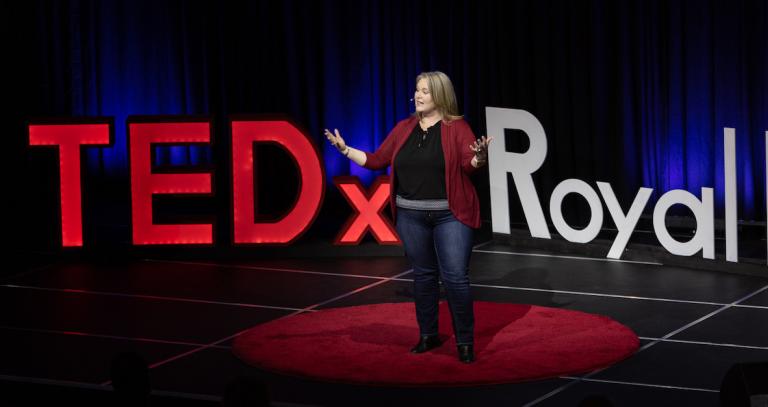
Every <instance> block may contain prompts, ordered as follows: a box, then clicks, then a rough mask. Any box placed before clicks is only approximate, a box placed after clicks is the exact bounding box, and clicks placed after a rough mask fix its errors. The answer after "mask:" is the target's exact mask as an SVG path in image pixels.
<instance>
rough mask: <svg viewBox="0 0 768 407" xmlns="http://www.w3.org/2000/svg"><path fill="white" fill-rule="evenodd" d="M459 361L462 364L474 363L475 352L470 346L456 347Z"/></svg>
mask: <svg viewBox="0 0 768 407" xmlns="http://www.w3.org/2000/svg"><path fill="white" fill-rule="evenodd" d="M457 348H458V351H459V360H460V361H462V362H464V363H472V362H474V361H475V351H474V349H473V347H472V345H458V346H457Z"/></svg>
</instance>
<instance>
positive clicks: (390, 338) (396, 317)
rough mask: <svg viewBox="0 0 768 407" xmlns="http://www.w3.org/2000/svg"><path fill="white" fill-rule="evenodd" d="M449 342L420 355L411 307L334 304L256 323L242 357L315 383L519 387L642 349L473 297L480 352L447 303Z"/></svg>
mask: <svg viewBox="0 0 768 407" xmlns="http://www.w3.org/2000/svg"><path fill="white" fill-rule="evenodd" d="M439 324H440V325H439V326H440V336H441V337H442V339H443V340H447V342H445V343H443V345H442V346H441V347H439V348H437V349H434V350H432V351H430V352H427V353H422V354H412V353H410V352H409V350H410V348H411V347H412V346H413V345H414V344H415V343H416V342H417V341H418V336H419V330H418V327H417V325H416V310H415V309H414V305H413V303H411V302H405V303H388V304H372V305H363V306H356V307H345V308H331V309H325V310H321V311H318V312H313V313H305V314H299V315H295V316H291V317H287V318H281V319H277V320H274V321H270V322H267V323H264V324H261V325H258V326H256V327H254V328H251V329H250V330H248V331H246V332H245V333H243V334H242V335H240V336H239V337H237V338H236V339H235V342H234V348H233V349H234V352H235V354H236V355H237V356H238V357H239V358H241V359H242V360H244V361H245V362H246V363H248V364H250V365H253V366H256V367H258V368H261V369H264V370H268V371H273V372H278V373H283V374H288V375H293V376H301V377H307V378H311V379H318V380H325V381H334V382H345V383H356V384H367V385H387V386H462V385H479V384H498V383H511V382H519V381H526V380H535V379H543V378H548V377H556V376H560V375H566V374H576V373H582V372H588V371H591V370H594V369H597V368H600V367H605V366H609V365H611V364H613V363H615V362H617V361H619V360H621V359H624V358H626V357H628V356H629V355H631V354H632V353H633V352H634V351H635V350H637V348H638V346H639V341H638V338H637V336H636V335H635V333H634V332H632V330H630V329H629V328H627V327H626V326H624V325H622V324H620V323H618V322H616V321H614V320H612V319H610V318H607V317H604V316H601V315H593V314H587V313H583V312H577V311H569V310H563V309H556V308H546V307H538V306H531V305H520V304H505V303H492V302H481V301H475V356H476V358H477V360H476V361H475V362H474V363H472V364H463V363H461V362H459V360H458V359H457V357H456V343H455V339H454V337H453V335H452V332H453V327H452V326H451V319H450V314H449V312H448V306H447V304H446V303H445V302H444V301H443V302H441V303H440V322H439Z"/></svg>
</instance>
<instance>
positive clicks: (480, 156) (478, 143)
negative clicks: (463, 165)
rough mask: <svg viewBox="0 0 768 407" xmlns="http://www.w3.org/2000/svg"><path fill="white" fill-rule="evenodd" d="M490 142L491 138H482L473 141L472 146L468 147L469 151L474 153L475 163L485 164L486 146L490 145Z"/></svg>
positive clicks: (486, 156)
mask: <svg viewBox="0 0 768 407" xmlns="http://www.w3.org/2000/svg"><path fill="white" fill-rule="evenodd" d="M491 140H493V136H491V137H485V136H482V137H480V138H479V139H477V140H475V142H474V144H470V145H469V148H470V150H472V151H474V152H475V158H476V159H477V161H480V162H485V161H486V160H488V145H489V144H491Z"/></svg>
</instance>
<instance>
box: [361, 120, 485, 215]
mask: <svg viewBox="0 0 768 407" xmlns="http://www.w3.org/2000/svg"><path fill="white" fill-rule="evenodd" d="M418 121H419V118H418V117H417V116H415V115H414V116H410V117H408V118H407V119H404V120H401V121H400V122H399V123H397V124H396V125H395V127H394V128H393V129H392V131H390V132H389V135H387V138H386V139H384V142H383V143H381V146H379V148H378V150H376V152H375V153H373V154H371V153H368V152H365V165H363V167H365V168H368V169H371V170H380V169H382V168H386V167H387V166H388V165H391V166H392V176H391V180H390V181H391V183H390V185H391V188H390V196H389V206H390V208H391V210H392V219H396V218H395V215H396V211H397V209H396V206H395V177H396V174H395V156H396V155H397V153H398V151H400V148H402V147H403V144H405V141H406V140H408V136H409V135H410V134H411V131H413V127H414V126H416V123H417V122H418ZM440 140H441V141H442V144H443V155H444V157H445V192H446V194H447V195H448V206H449V207H450V209H451V212H452V213H453V216H455V217H456V219H458V220H459V221H461V223H463V224H465V225H467V226H469V227H471V228H475V229H477V228H479V227H480V201H479V199H478V198H477V192H476V191H475V187H474V185H472V181H471V180H470V178H469V175H470V174H472V173H473V172H475V171H476V170H477V168H475V167H473V166H472V163H471V161H472V157H474V156H475V153H474V152H473V151H472V150H470V148H469V146H470V145H471V144H473V143H474V142H475V135H474V133H472V129H470V128H469V125H468V124H467V122H465V121H464V120H463V119H457V120H452V121H450V122H448V121H443V123H442V125H441V126H440Z"/></svg>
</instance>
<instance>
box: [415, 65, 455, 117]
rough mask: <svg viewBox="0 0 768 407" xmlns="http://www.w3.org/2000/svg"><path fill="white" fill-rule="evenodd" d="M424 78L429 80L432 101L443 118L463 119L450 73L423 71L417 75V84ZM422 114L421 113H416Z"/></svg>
mask: <svg viewBox="0 0 768 407" xmlns="http://www.w3.org/2000/svg"><path fill="white" fill-rule="evenodd" d="M422 79H426V80H427V84H428V85H429V92H430V94H431V95H432V101H433V102H434V103H435V107H436V108H437V111H438V112H440V114H441V115H442V116H443V120H446V121H451V120H456V119H461V117H462V116H461V115H460V114H459V106H458V103H457V102H456V93H455V92H454V91H453V83H451V79H450V78H448V75H446V74H444V73H442V72H440V71H432V72H422V73H420V74H419V76H417V77H416V84H417V85H418V83H419V81H420V80H422ZM415 114H416V115H417V116H421V115H420V114H419V113H415Z"/></svg>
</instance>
